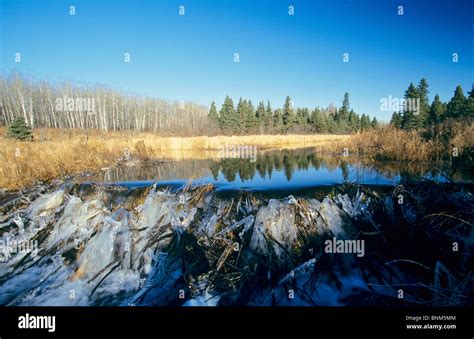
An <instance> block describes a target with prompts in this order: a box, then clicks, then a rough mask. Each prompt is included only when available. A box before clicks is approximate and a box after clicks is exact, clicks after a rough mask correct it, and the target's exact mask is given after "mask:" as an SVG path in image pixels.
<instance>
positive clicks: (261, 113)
mask: <svg viewBox="0 0 474 339" xmlns="http://www.w3.org/2000/svg"><path fill="white" fill-rule="evenodd" d="M255 117H256V119H257V124H258V127H259V130H260V132H263V131H265V120H266V117H265V104H264V102H263V100H262V101H260V102H259V103H258V106H257V111H256V112H255Z"/></svg>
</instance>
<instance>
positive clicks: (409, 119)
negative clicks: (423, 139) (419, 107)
mask: <svg viewBox="0 0 474 339" xmlns="http://www.w3.org/2000/svg"><path fill="white" fill-rule="evenodd" d="M419 97H420V95H419V93H418V89H417V88H416V87H415V85H413V83H412V82H411V83H410V85H409V86H408V89H407V90H406V91H405V95H404V98H405V100H416V99H418V98H419ZM417 126H418V118H417V116H416V115H415V113H414V112H413V107H411V108H410V107H408V106H406V107H405V108H404V111H403V122H402V128H403V129H408V130H409V129H413V128H416V127H417Z"/></svg>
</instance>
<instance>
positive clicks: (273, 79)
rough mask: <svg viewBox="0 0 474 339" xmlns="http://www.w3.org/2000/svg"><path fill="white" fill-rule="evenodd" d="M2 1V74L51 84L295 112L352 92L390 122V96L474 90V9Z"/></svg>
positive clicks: (424, 2) (361, 1) (257, 0)
mask: <svg viewBox="0 0 474 339" xmlns="http://www.w3.org/2000/svg"><path fill="white" fill-rule="evenodd" d="M0 3H1V5H0V6H1V7H0V46H1V51H0V58H1V59H0V69H1V72H2V73H9V72H12V71H19V72H21V73H23V74H25V75H32V76H34V77H35V78H37V79H48V80H50V81H52V82H58V81H63V80H70V81H74V82H79V83H85V84H97V83H98V84H105V85H108V86H110V87H112V88H117V89H122V90H125V91H133V92H135V93H140V94H144V95H150V96H153V97H160V98H167V99H177V100H193V101H196V102H198V103H202V104H206V105H208V104H209V103H210V101H212V100H214V101H216V103H217V104H218V105H219V106H220V104H221V103H222V101H223V98H224V97H225V95H226V94H229V95H231V96H232V97H233V98H234V100H237V99H238V97H240V96H242V97H245V98H250V99H252V101H254V102H255V103H256V102H258V101H259V100H261V99H264V100H267V99H269V100H270V101H271V103H272V105H273V106H274V107H275V106H282V105H283V102H284V99H285V97H286V95H289V96H290V97H292V98H293V101H294V105H295V106H308V107H311V108H313V107H315V106H322V107H326V106H327V105H328V104H330V103H333V104H334V105H337V106H339V105H340V104H341V101H342V98H343V95H344V92H346V91H347V92H349V93H350V101H351V106H352V107H353V108H354V110H355V111H356V112H359V113H368V114H370V115H376V116H377V117H378V118H379V119H380V120H384V121H387V120H389V118H390V116H391V113H392V112H380V99H381V98H386V97H388V95H392V96H394V97H400V96H402V95H403V92H404V90H405V89H406V87H407V86H408V84H409V83H410V82H411V81H412V82H418V81H419V80H420V78H422V77H425V78H427V80H428V83H429V85H430V99H432V98H433V96H434V94H435V93H439V94H440V96H441V98H442V99H443V100H449V99H450V98H451V97H452V94H453V91H454V88H455V86H456V85H458V84H460V85H462V86H463V88H464V90H465V91H467V90H470V89H471V86H472V84H473V83H474V25H473V22H474V1H471V0H444V1H440V0H399V1H392V0H374V1H371V0H332V1H331V0H313V1H302V0H292V1H286V0H285V1H282V0H254V1H249V0H241V1H236V0H233V1H231V0H222V1H216V0H215V1H207V0H192V1H190V0H181V1H175V0H168V1H151V0H149V1H139V0H136V1H132V0H128V1H124V0H121V1H120V0H119V1H100V0H96V1H93V0H82V1H81V0H76V1H73V0H71V1H63V0H56V1H53V0H43V1H33V0H30V1H23V0H15V1H11V0H0ZM70 5H75V6H76V15H74V16H71V15H69V6H70ZM180 5H184V6H185V15H184V16H180V15H179V13H178V7H179V6H180ZM289 5H293V6H294V9H295V14H294V15H293V16H290V15H288V6H289ZM398 5H403V6H404V15H403V16H399V15H397V6H398ZM17 52H20V53H21V57H22V61H21V63H15V62H14V58H15V53H17ZM346 52H347V53H349V62H348V63H343V58H342V57H343V53H346ZM454 52H456V53H458V54H459V61H458V63H453V62H452V54H453V53H454ZM124 53H130V55H131V62H130V63H125V62H124V61H123V57H124ZM234 53H239V55H240V62H239V63H235V62H234Z"/></svg>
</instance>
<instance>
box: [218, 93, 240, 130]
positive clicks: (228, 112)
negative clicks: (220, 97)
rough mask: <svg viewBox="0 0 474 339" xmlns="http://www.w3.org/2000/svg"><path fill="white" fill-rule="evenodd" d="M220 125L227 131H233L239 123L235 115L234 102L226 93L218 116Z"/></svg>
mask: <svg viewBox="0 0 474 339" xmlns="http://www.w3.org/2000/svg"><path fill="white" fill-rule="evenodd" d="M219 122H220V127H221V128H222V129H224V130H227V131H234V130H235V129H236V128H237V126H238V125H239V120H238V119H237V117H236V114H235V109H234V103H233V102H232V99H231V98H230V97H229V96H228V95H227V96H226V97H225V99H224V103H223V104H222V108H221V110H220V116H219Z"/></svg>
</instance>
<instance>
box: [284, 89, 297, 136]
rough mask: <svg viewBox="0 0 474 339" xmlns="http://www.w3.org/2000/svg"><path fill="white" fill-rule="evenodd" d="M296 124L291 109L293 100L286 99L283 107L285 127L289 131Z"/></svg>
mask: <svg viewBox="0 0 474 339" xmlns="http://www.w3.org/2000/svg"><path fill="white" fill-rule="evenodd" d="M293 122H294V117H293V109H292V108H291V99H290V97H288V96H287V97H286V99H285V105H284V106H283V127H284V129H285V130H288V129H289V128H290V127H291V125H292V124H293Z"/></svg>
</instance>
